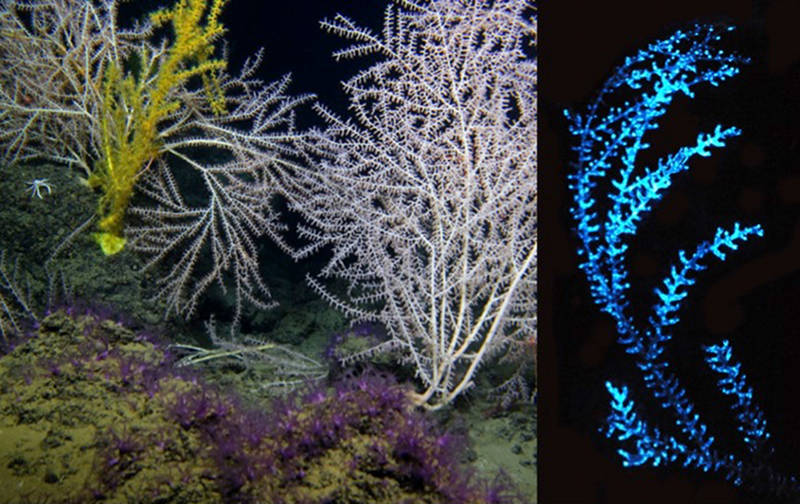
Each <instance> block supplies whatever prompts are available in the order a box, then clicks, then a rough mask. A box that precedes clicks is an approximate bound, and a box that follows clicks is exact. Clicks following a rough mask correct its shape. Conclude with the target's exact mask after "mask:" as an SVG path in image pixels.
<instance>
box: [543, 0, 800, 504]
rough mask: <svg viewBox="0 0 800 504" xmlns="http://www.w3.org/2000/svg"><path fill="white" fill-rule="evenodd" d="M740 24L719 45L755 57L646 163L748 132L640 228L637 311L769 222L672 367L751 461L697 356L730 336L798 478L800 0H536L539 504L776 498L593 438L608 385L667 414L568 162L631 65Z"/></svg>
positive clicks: (633, 264) (722, 442)
mask: <svg viewBox="0 0 800 504" xmlns="http://www.w3.org/2000/svg"><path fill="white" fill-rule="evenodd" d="M696 21H700V22H727V23H731V24H733V25H734V26H736V27H737V30H736V31H735V32H734V33H733V34H731V36H730V37H726V42H724V43H723V45H722V47H723V48H725V49H727V50H735V51H737V52H739V53H741V54H743V55H745V56H748V57H749V58H751V59H752V61H751V63H750V64H748V65H746V66H744V67H743V68H742V73H741V74H739V75H738V76H736V77H734V78H732V79H728V80H727V81H725V82H723V83H722V84H721V86H720V87H719V88H712V87H711V86H707V85H706V86H698V87H697V88H696V98H695V99H694V100H689V99H687V98H684V97H679V98H676V99H675V101H674V102H673V105H672V106H671V107H670V108H669V110H668V112H667V114H666V115H665V116H664V117H663V118H662V120H661V121H660V123H661V125H662V126H661V127H660V128H659V129H658V130H655V131H653V132H650V133H648V135H647V137H646V141H650V143H651V145H652V147H651V149H649V150H648V151H646V152H645V153H643V156H642V158H641V159H642V165H641V166H653V162H654V161H655V160H656V159H657V158H659V157H661V156H664V155H665V154H667V153H670V152H673V151H674V150H676V149H677V148H679V147H680V146H684V145H693V144H694V141H695V139H696V137H697V134H698V133H699V132H700V131H705V132H707V131H711V130H712V129H713V127H714V126H715V125H716V124H718V123H719V124H723V125H726V126H727V125H735V126H738V127H739V128H741V129H742V130H743V132H742V135H741V136H740V137H738V138H735V139H732V140H731V141H729V142H728V145H727V147H725V148H723V149H716V150H714V152H713V155H712V156H711V157H710V158H703V159H700V160H694V161H692V163H691V168H690V170H689V172H684V173H682V174H680V175H678V176H677V177H676V178H675V179H674V185H673V186H672V187H671V188H670V189H669V190H668V191H667V193H666V194H665V197H664V199H663V200H662V201H660V202H659V203H658V204H657V206H656V209H655V210H654V212H653V213H652V214H650V215H649V216H648V218H647V219H646V220H645V221H644V222H643V223H642V224H641V225H640V229H641V231H640V232H639V234H638V235H637V236H636V237H634V238H633V240H632V245H631V249H630V251H629V254H628V261H629V262H628V264H629V271H630V281H631V284H632V292H631V299H632V306H631V308H630V309H631V312H632V313H634V314H635V315H636V316H639V317H641V316H643V315H646V314H647V313H648V312H647V310H648V309H649V308H650V306H651V305H652V304H653V301H654V299H653V297H652V289H653V288H654V287H655V286H657V285H658V284H659V283H660V282H661V280H662V279H663V277H664V276H665V275H666V273H667V272H668V267H669V265H671V264H673V263H674V262H675V261H676V260H677V251H678V250H679V249H681V248H683V249H688V250H693V248H694V246H695V244H696V243H697V242H699V241H701V240H707V239H711V238H712V237H713V233H714V230H715V228H716V227H717V226H723V227H726V228H728V227H730V225H731V224H732V223H733V222H735V221H739V222H741V223H743V224H748V225H749V224H755V223H760V224H761V225H762V226H763V227H764V230H765V237H764V238H761V239H755V240H751V241H749V242H748V243H746V244H745V245H744V246H742V247H740V249H739V251H737V252H735V253H732V254H729V258H728V260H727V261H725V262H724V263H720V262H719V261H715V262H713V263H709V266H710V267H709V269H707V270H706V271H704V272H702V273H701V274H700V275H699V277H698V281H697V283H696V284H695V286H694V287H693V289H692V290H691V291H690V293H689V297H688V301H687V303H686V305H685V306H684V308H683V310H682V311H681V313H680V315H681V322H680V323H679V324H678V325H677V326H676V327H674V330H673V334H674V337H673V341H672V342H670V343H669V344H668V346H667V349H666V356H667V359H668V360H669V361H670V364H671V366H672V367H673V370H674V371H675V372H676V373H677V374H678V375H679V376H680V377H681V379H682V383H683V384H684V385H685V386H686V388H687V389H688V391H689V393H690V398H691V399H693V400H694V402H695V405H696V406H697V407H698V412H699V413H700V414H701V416H702V418H703V419H704V420H705V422H706V423H707V424H708V425H709V428H710V430H711V431H712V433H714V434H717V438H718V441H717V446H719V447H720V448H724V449H728V448H729V449H731V450H733V451H734V452H736V453H741V449H742V445H741V444H740V441H739V439H740V436H739V434H738V433H736V432H735V431H734V429H735V425H734V424H733V422H732V414H731V413H730V410H729V409H728V401H727V400H726V399H725V398H724V397H723V396H722V395H721V394H719V392H718V390H717V389H716V387H715V386H714V379H715V377H714V376H713V375H712V374H711V373H710V372H708V370H707V368H706V367H705V366H704V364H703V361H702V346H701V345H707V344H712V343H718V342H719V341H721V340H722V339H726V338H727V339H730V340H731V342H732V344H733V348H734V358H735V359H738V360H739V361H741V362H742V365H743V369H744V371H745V372H746V373H747V375H748V381H749V384H750V385H752V386H753V388H754V391H755V397H756V400H757V401H758V402H759V403H760V404H761V406H762V408H763V409H764V410H765V413H766V417H767V421H768V426H769V428H770V430H771V432H772V435H773V438H774V439H773V441H774V445H775V447H776V459H775V467H776V468H780V469H783V470H784V471H785V472H787V473H789V474H800V470H799V469H800V455H798V452H800V432H798V431H799V430H800V408H799V407H798V404H797V403H798V397H800V366H798V364H800V360H799V359H798V358H799V357H800V219H799V217H800V29H798V21H800V2H797V1H776V2H761V1H740V0H724V1H716V0H698V1H694V2H639V1H604V2H589V1H581V2H576V1H564V0H559V1H549V2H542V3H541V4H540V5H539V39H538V54H539V162H538V173H539V177H540V180H539V190H540V192H539V204H540V213H539V215H540V230H539V247H540V261H539V278H540V281H539V289H540V291H539V292H540V302H539V307H540V308H539V334H540V340H539V341H540V347H539V352H540V353H539V360H538V362H539V382H540V387H541V388H540V390H541V392H540V394H541V396H540V407H539V415H540V422H539V447H540V452H539V502H541V503H545V504H550V503H626V502H641V503H653V504H657V503H662V502H663V503H706V502H725V503H739V502H767V501H766V500H764V499H762V498H759V497H754V496H753V495H750V494H748V493H746V492H743V491H741V490H739V489H736V488H735V487H733V486H732V485H731V484H729V483H727V482H725V480H724V477H723V476H722V475H704V474H700V473H698V472H697V471H695V470H689V469H683V468H681V467H668V468H659V469H653V468H635V469H624V468H622V466H621V463H620V459H619V457H618V456H617V454H616V453H615V450H616V448H617V446H616V445H615V444H613V443H611V442H609V441H607V440H605V439H604V438H603V437H602V436H601V435H600V434H599V433H598V428H599V427H600V426H601V425H602V422H603V420H604V418H605V416H606V415H607V414H608V411H609V396H608V393H607V392H606V390H605V387H604V385H603V383H604V382H605V380H609V379H611V380H612V381H614V383H616V384H617V385H619V384H622V383H626V384H628V385H629V387H630V388H631V389H632V390H633V395H634V398H635V399H636V400H637V402H639V403H640V404H642V406H643V408H644V410H643V412H644V414H645V416H646V417H647V418H648V420H650V421H653V422H654V424H655V425H657V426H659V427H666V428H667V429H669V427H670V417H669V416H666V415H663V411H662V410H661V409H660V408H659V407H658V405H657V404H656V403H654V402H652V401H648V395H649V394H648V391H647V390H646V389H644V387H643V386H642V385H641V378H640V375H639V373H638V372H637V370H636V369H635V368H634V366H633V364H632V362H631V359H630V358H629V356H628V355H626V354H624V353H623V352H622V351H621V349H620V346H619V345H618V344H617V343H616V341H615V338H616V335H615V331H614V326H613V323H612V321H611V317H610V316H608V315H605V314H602V313H601V312H600V310H599V308H598V307H597V306H596V305H594V304H593V302H592V300H591V299H590V297H589V293H588V285H587V282H586V280H585V277H584V276H583V275H582V273H581V272H580V270H579V269H578V260H577V257H576V254H575V250H576V248H577V239H576V237H575V235H574V232H573V228H572V226H573V223H572V222H571V220H570V217H569V213H568V208H569V206H570V203H571V194H569V192H568V188H567V179H566V177H567V174H568V173H569V172H570V169H571V165H570V162H571V161H572V160H573V158H572V153H571V152H570V150H569V148H570V142H571V138H570V136H569V133H568V131H567V122H566V120H565V119H564V116H563V112H562V111H563V109H564V108H570V109H572V110H575V111H583V109H584V108H585V107H586V105H587V104H588V103H589V101H590V100H591V99H593V97H594V95H595V93H596V92H597V91H599V89H600V87H601V86H602V84H603V82H604V81H605V79H607V78H608V77H610V76H611V74H612V72H613V70H614V68H615V67H616V66H618V65H619V64H621V63H622V61H623V59H624V57H625V56H627V55H633V54H634V53H635V52H636V51H637V50H638V49H640V48H644V47H645V46H646V45H647V44H648V43H650V42H652V41H655V40H657V39H660V38H664V37H667V36H669V35H671V34H672V33H673V32H674V31H675V29H678V28H683V27H686V26H689V25H690V24H691V23H692V22H696Z"/></svg>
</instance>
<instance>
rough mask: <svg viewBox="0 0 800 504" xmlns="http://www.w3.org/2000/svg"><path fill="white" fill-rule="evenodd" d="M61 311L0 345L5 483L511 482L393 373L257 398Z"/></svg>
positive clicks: (309, 499)
mask: <svg viewBox="0 0 800 504" xmlns="http://www.w3.org/2000/svg"><path fill="white" fill-rule="evenodd" d="M69 311H71V312H72V313H73V314H72V315H68V314H67V313H66V311H64V310H59V311H57V312H55V313H53V314H51V315H49V316H47V317H46V318H44V319H43V320H42V324H41V328H40V330H39V335H38V336H33V337H31V338H28V339H25V340H23V341H21V342H20V343H19V344H17V345H16V346H15V347H14V349H13V350H12V351H11V352H10V353H9V354H8V355H6V356H4V357H2V358H0V426H1V427H2V428H3V431H4V432H10V433H12V435H13V436H14V439H19V440H20V442H18V443H17V444H16V445H15V447H14V448H13V449H8V450H5V449H3V450H0V481H4V482H6V481H11V482H14V484H13V485H11V487H13V490H9V492H17V489H24V490H25V493H27V496H28V498H41V499H49V500H50V501H51V502H82V503H89V502H100V501H102V502H108V503H116V502H120V503H122V502H130V501H136V502H142V501H144V502H163V503H180V502H192V503H226V504H228V503H232V502H253V503H255V502H276V503H278V502H284V503H301V502H302V503H327V502H338V503H343V504H344V503H373V502H374V503H386V504H390V503H391V504H395V503H398V502H427V503H454V504H455V503H458V504H462V503H476V504H478V503H483V502H496V501H497V500H496V496H497V495H501V494H503V495H505V494H506V493H507V492H506V490H504V489H505V485H499V486H497V485H488V484H486V483H484V482H480V481H477V480H474V479H470V478H469V477H468V474H467V473H466V472H465V471H464V469H463V468H462V466H461V464H460V462H459V458H460V457H459V453H460V449H461V448H462V447H463V443H462V442H461V441H459V440H458V439H457V438H454V437H453V436H452V435H450V434H448V433H445V432H442V431H440V430H439V429H438V428H437V427H436V426H435V424H434V423H433V421H432V420H431V419H430V418H428V417H426V416H424V415H423V414H422V413H421V412H419V411H415V410H414V407H413V404H412V403H411V402H410V400H409V398H408V395H407V393H406V390H405V389H404V388H403V387H401V386H399V385H398V384H397V383H396V382H395V380H394V379H393V378H391V377H390V376H386V375H381V374H377V373H367V374H362V375H358V376H355V377H350V378H348V379H346V380H344V381H341V382H338V383H336V384H334V385H333V386H332V387H331V388H330V389H326V388H320V387H318V388H313V389H309V390H305V391H299V390H298V391H296V392H295V393H294V394H292V395H290V396H288V397H285V398H283V399H276V400H275V402H274V403H273V404H272V405H271V406H269V405H261V406H260V407H256V406H257V405H256V404H254V403H253V402H252V401H245V400H243V399H242V398H239V397H236V396H234V395H233V394H231V393H229V392H227V391H225V390H223V389H221V388H219V387H215V386H211V385H209V384H208V383H206V382H205V380H203V378H202V376H201V375H200V373H198V372H195V371H192V370H187V369H186V368H175V367H174V366H173V364H174V359H175V357H174V356H171V355H170V354H169V353H168V352H166V351H165V346H164V345H163V343H159V341H158V338H155V337H153V336H152V335H149V334H136V333H134V332H132V331H130V330H128V329H126V328H125V327H123V326H121V325H119V324H117V323H116V322H113V321H111V320H104V319H100V318H97V317H96V316H95V315H94V314H93V313H92V309H91V308H90V307H88V306H81V307H79V308H74V307H73V308H71V309H70V310H69ZM37 432H45V433H47V434H46V438H45V442H41V436H39V435H37V434H35V433H37ZM53 461H57V463H55V462H53ZM45 480H46V481H47V482H48V483H47V484H45V485H42V484H41V482H42V481H45ZM487 485H488V486H487ZM4 488H5V487H4ZM9 488H10V487H9ZM4 491H5V490H4ZM4 497H8V498H10V499H16V498H18V497H20V495H19V494H18V493H9V494H8V495H4Z"/></svg>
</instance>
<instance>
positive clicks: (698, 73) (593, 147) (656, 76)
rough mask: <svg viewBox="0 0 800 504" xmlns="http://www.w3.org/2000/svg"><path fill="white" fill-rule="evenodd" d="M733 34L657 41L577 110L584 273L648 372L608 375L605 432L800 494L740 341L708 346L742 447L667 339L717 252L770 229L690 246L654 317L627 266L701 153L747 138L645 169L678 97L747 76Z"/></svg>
mask: <svg viewBox="0 0 800 504" xmlns="http://www.w3.org/2000/svg"><path fill="white" fill-rule="evenodd" d="M726 31H728V30H727V29H725V28H722V27H719V26H709V25H697V26H694V27H692V28H689V29H687V30H678V31H676V32H675V33H674V34H673V35H671V36H670V37H667V38H665V39H663V40H659V41H657V42H654V43H652V44H651V45H649V46H648V47H647V48H645V49H642V50H640V51H639V52H638V53H637V54H636V55H634V56H632V57H629V58H627V59H626V60H625V62H624V63H623V64H622V66H620V67H619V68H618V69H617V70H616V71H615V72H614V74H613V75H612V77H611V78H609V79H608V81H606V83H605V85H604V86H603V88H602V89H601V90H600V93H599V95H598V97H597V98H596V99H595V100H594V101H592V102H591V104H590V105H589V107H588V110H587V111H586V112H585V113H583V114H571V113H568V114H567V116H568V117H569V120H570V122H571V126H570V130H571V132H572V134H573V135H575V137H576V140H577V144H576V146H575V153H576V156H577V163H576V170H575V172H574V173H573V174H571V175H570V189H571V190H572V192H573V198H574V205H573V207H572V208H571V213H572V217H573V219H574V220H575V224H576V227H577V234H578V237H579V239H580V244H579V248H578V254H579V255H580V256H581V258H582V260H583V263H582V264H581V269H582V270H583V271H584V272H585V274H586V277H587V280H588V282H589V286H590V288H591V294H592V297H593V299H594V301H595V303H596V304H597V305H599V306H600V308H601V309H602V310H603V311H604V312H606V313H608V314H609V315H611V316H612V317H613V320H614V322H615V323H616V331H617V335H618V341H619V343H620V344H621V345H622V346H623V347H624V349H625V351H626V352H627V353H628V354H630V356H631V358H632V359H634V360H635V364H636V367H637V368H638V370H639V371H640V373H641V380H642V381H641V383H640V386H635V387H634V386H632V385H631V386H629V385H624V384H620V383H619V382H618V381H617V380H609V381H607V382H606V388H607V390H608V392H609V393H610V395H611V413H610V414H609V415H608V417H607V419H606V428H605V429H604V432H605V435H606V436H607V437H609V438H612V439H614V440H615V441H616V445H617V446H618V448H617V454H618V455H619V457H620V458H621V460H622V463H623V464H624V465H625V466H640V465H652V466H662V465H667V464H681V465H683V466H684V467H692V468H697V469H702V470H703V471H712V472H719V473H721V474H722V475H724V476H725V478H727V479H728V480H730V481H731V482H732V483H734V484H735V485H737V486H744V487H747V488H749V489H752V490H756V491H757V492H759V493H761V494H762V498H763V494H770V495H772V496H779V497H787V496H789V495H793V496H796V495H797V494H798V493H799V492H800V484H798V481H797V479H796V478H795V477H794V476H787V475H785V474H784V473H783V472H782V470H781V468H778V467H774V466H772V462H773V461H774V459H773V458H771V456H772V450H771V448H770V446H769V444H770V443H769V438H770V434H769V432H768V431H767V429H766V422H765V419H764V415H763V413H762V412H761V410H760V409H759V407H758V405H757V403H756V401H755V399H754V397H753V391H752V389H751V388H750V387H749V386H748V385H747V384H746V382H745V375H744V373H743V372H742V370H741V365H740V364H739V363H737V362H736V361H734V360H733V356H732V352H731V348H730V345H729V342H728V341H723V342H721V343H719V344H712V345H707V346H705V348H704V351H705V355H704V360H705V363H706V364H707V365H708V367H710V368H711V370H712V371H713V372H714V373H716V374H717V375H719V378H718V381H717V382H716V385H717V387H718V391H719V392H720V393H721V395H722V396H727V397H726V399H729V400H730V401H729V407H730V409H731V411H732V412H733V413H734V417H733V418H734V419H735V422H736V428H737V432H738V435H740V436H741V438H740V439H738V440H736V443H732V444H731V443H726V442H725V441H724V440H723V439H722V438H723V436H722V435H720V433H719V431H720V429H718V427H719V425H712V424H711V423H707V420H704V418H703V417H701V414H700V413H699V407H698V406H697V405H696V403H695V402H694V401H693V399H692V397H691V393H690V392H688V391H687V390H689V389H687V381H688V380H685V379H683V377H682V376H680V374H679V373H678V371H677V369H680V368H679V367H678V366H676V365H675V363H674V361H671V360H670V359H669V356H670V354H669V352H668V346H667V343H668V342H669V341H670V339H671V338H672V331H673V330H674V329H675V328H676V327H677V325H678V323H679V311H680V309H681V308H682V307H683V306H685V305H686V299H687V296H688V294H689V291H690V289H691V287H692V285H693V284H694V283H695V277H696V274H697V272H699V271H702V270H704V269H706V268H707V267H708V263H709V262H710V260H712V259H719V260H720V261H724V260H725V259H726V256H727V254H728V252H729V251H731V250H736V249H737V248H738V247H739V246H740V245H741V244H742V243H744V242H746V241H748V240H749V239H751V238H753V237H755V236H761V235H762V234H763V230H762V228H761V226H759V225H751V226H744V225H740V224H739V223H734V224H733V225H732V226H730V227H729V228H727V229H726V228H721V227H718V228H716V230H715V232H714V234H713V238H711V239H710V240H705V241H701V242H700V243H699V244H697V245H696V247H695V248H694V250H689V251H687V250H680V251H679V252H678V253H677V261H676V263H675V264H673V265H672V266H671V267H670V268H669V270H668V274H666V276H665V278H664V280H663V282H662V283H661V284H660V286H659V287H657V288H655V289H654V291H653V294H654V303H653V305H652V310H651V311H650V312H649V313H646V314H645V315H642V314H641V313H640V310H637V309H636V307H635V304H634V303H633V302H632V299H631V292H632V291H633V289H632V286H631V284H630V281H629V280H630V277H629V274H628V267H629V266H628V264H627V263H626V259H627V257H626V252H627V251H628V249H629V247H630V246H631V238H633V237H635V236H636V235H637V234H639V231H640V225H641V223H642V222H644V219H645V217H646V216H647V215H648V214H649V213H650V212H651V211H652V210H653V208H654V207H655V205H656V203H657V202H658V201H659V200H661V199H662V196H663V195H664V193H665V191H666V190H667V189H668V188H669V187H670V186H671V185H672V183H673V181H674V180H675V179H676V178H677V177H678V175H679V174H680V173H682V172H685V171H686V170H688V168H689V166H688V163H689V161H690V160H691V159H692V158H695V157H698V156H702V157H707V156H710V155H711V152H712V149H716V148H720V147H723V146H725V145H726V143H727V142H729V141H730V140H731V139H733V138H735V137H736V136H738V135H740V134H741V130H740V129H739V128H737V127H734V126H723V125H719V124H718V125H716V126H715V127H714V128H713V130H710V131H707V132H703V133H699V134H698V135H697V139H696V143H695V144H694V145H690V146H684V147H681V148H679V149H678V150H677V151H676V152H674V153H672V154H670V155H668V156H665V157H662V158H661V159H658V160H657V164H656V166H653V167H649V168H647V167H644V166H641V165H642V163H641V157H640V154H641V152H642V151H643V150H644V149H646V148H648V147H649V141H650V140H649V139H648V138H646V137H645V135H646V134H647V132H648V131H652V130H656V129H658V128H659V120H660V118H661V117H662V116H663V115H664V114H665V113H666V111H667V108H668V107H669V106H670V104H671V103H672V101H673V99H675V98H676V97H678V96H679V95H684V96H686V97H688V98H689V99H691V98H694V96H695V91H696V89H697V88H699V87H701V85H702V84H711V85H713V86H717V85H719V84H720V83H722V82H723V81H725V80H727V79H728V78H730V77H733V76H734V75H736V74H737V73H739V66H740V65H741V64H742V63H744V62H745V61H746V59H745V58H743V57H741V56H739V55H736V54H729V53H728V52H727V51H725V50H723V49H721V48H720V45H721V43H720V40H721V37H722V35H723V34H724V33H725V32H726ZM606 192H608V197H607V199H604V198H602V196H603V195H604V194H605V193H606ZM642 392H644V394H642ZM642 395H649V396H650V397H651V398H652V399H654V401H655V404H657V406H656V408H657V411H659V414H658V416H655V415H652V416H648V415H646V414H644V413H642V412H641V411H640V410H639V409H638V408H637V404H638V403H639V402H640V397H641V396H642ZM635 396H638V397H637V398H636V401H634V397H635ZM665 419H670V421H671V422H666V423H665V422H664V420H665ZM734 446H738V447H739V449H736V448H733V447H734Z"/></svg>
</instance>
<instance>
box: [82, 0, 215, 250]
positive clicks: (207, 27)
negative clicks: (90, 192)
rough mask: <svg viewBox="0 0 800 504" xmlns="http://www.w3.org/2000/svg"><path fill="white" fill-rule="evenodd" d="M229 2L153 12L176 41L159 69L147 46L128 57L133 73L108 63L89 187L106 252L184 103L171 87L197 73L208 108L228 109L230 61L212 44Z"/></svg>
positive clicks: (119, 240) (189, 2)
mask: <svg viewBox="0 0 800 504" xmlns="http://www.w3.org/2000/svg"><path fill="white" fill-rule="evenodd" d="M227 1H228V0H211V6H210V8H209V6H208V0H179V1H178V2H177V3H176V4H175V5H174V6H173V7H172V8H171V9H161V10H158V11H156V12H154V13H152V14H151V16H150V19H151V21H152V23H153V25H154V26H156V27H162V26H165V25H166V24H168V23H171V24H172V28H173V31H174V40H173V42H172V45H171V46H170V47H169V49H168V51H167V53H166V56H165V57H163V58H161V59H160V60H159V61H158V62H157V63H156V65H157V66H146V65H145V63H146V62H148V61H151V59H152V58H150V51H152V49H151V48H150V47H149V46H147V45H143V46H142V48H141V52H140V54H138V55H135V56H134V58H135V61H129V62H127V63H128V66H130V67H133V68H135V69H136V70H134V71H133V72H130V73H127V74H126V75H123V71H122V69H121V68H120V67H119V65H117V64H110V65H109V66H108V67H107V68H106V69H105V71H104V76H103V79H104V82H103V117H102V119H101V126H102V131H101V134H102V146H103V153H102V156H103V157H102V158H101V159H100V160H99V161H98V162H97V163H96V165H95V168H94V171H93V173H92V175H91V176H90V177H89V185H90V186H91V187H94V188H99V189H100V190H101V191H102V192H103V195H102V196H101V198H100V203H99V208H98V213H99V215H100V224H99V226H98V227H99V229H100V232H98V233H95V234H94V238H95V241H97V242H98V244H99V245H100V247H101V248H102V250H103V252H104V253H105V254H107V255H111V254H115V253H117V252H119V251H120V250H122V248H123V247H124V245H125V239H124V238H123V236H122V231H123V228H124V217H125V212H126V210H127V208H128V205H129V203H130V200H131V197H132V196H133V189H134V187H135V185H136V182H137V180H138V179H139V177H140V176H141V174H142V173H143V172H144V170H146V168H147V167H148V166H149V165H150V163H152V162H153V160H154V159H155V157H156V156H157V155H158V154H159V147H160V139H159V131H158V126H159V123H160V122H161V121H163V120H164V119H165V118H167V117H168V116H169V115H170V114H172V113H174V112H176V111H177V110H179V109H180V108H181V107H183V106H184V104H183V103H181V102H180V101H176V100H174V99H170V98H171V93H172V91H173V90H174V89H176V88H178V87H179V86H181V85H183V84H184V83H186V82H187V81H188V80H189V79H190V78H192V77H194V76H200V77H201V78H202V81H203V86H204V88H205V92H206V96H207V99H208V102H209V105H210V107H211V110H212V111H213V112H214V113H215V114H223V113H224V112H225V96H224V93H223V92H222V89H221V86H220V84H219V72H220V71H222V70H224V68H225V66H226V62H225V60H223V59H214V58H212V56H213V54H214V41H215V40H216V39H217V38H218V37H220V36H221V35H222V34H223V33H224V32H225V29H224V27H223V26H222V25H221V24H220V23H219V13H220V11H221V9H222V7H223V6H224V5H225V4H226V3H227ZM207 10H208V14H207V15H205V24H203V17H204V14H205V13H206V11H207Z"/></svg>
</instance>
